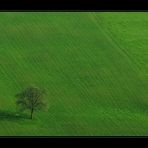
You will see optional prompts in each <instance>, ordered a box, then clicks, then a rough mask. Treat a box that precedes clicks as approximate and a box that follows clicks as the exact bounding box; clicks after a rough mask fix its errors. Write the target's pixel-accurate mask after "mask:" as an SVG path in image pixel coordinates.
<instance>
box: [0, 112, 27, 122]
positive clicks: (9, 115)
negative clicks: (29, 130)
mask: <svg viewBox="0 0 148 148" xmlns="http://www.w3.org/2000/svg"><path fill="white" fill-rule="evenodd" d="M23 119H28V116H27V115H25V114H18V113H17V112H9V111H1V110H0V121H1V120H8V121H18V120H23Z"/></svg>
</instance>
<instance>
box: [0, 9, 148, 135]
mask: <svg viewBox="0 0 148 148" xmlns="http://www.w3.org/2000/svg"><path fill="white" fill-rule="evenodd" d="M30 85H34V86H37V87H40V88H44V89H46V90H47V95H46V99H47V100H48V104H49V108H48V110H47V111H40V112H39V111H38V112H35V114H34V119H33V120H30V119H27V118H25V117H23V116H22V115H19V113H18V111H17V107H16V104H15V102H16V98H15V94H16V93H18V92H20V91H22V90H23V89H25V88H26V87H28V86H30ZM24 116H26V114H25V115H24ZM0 135H1V136H132V135H134V136H144V135H148V13H144V12H143V13H142V12H116V13H115V12H1V13H0Z"/></svg>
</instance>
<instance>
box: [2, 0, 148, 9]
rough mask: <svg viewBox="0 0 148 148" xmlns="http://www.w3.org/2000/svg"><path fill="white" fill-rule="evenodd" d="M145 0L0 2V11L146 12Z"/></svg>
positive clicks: (16, 0) (13, 0)
mask: <svg viewBox="0 0 148 148" xmlns="http://www.w3.org/2000/svg"><path fill="white" fill-rule="evenodd" d="M147 10H148V5H147V0H1V1H0V11H147Z"/></svg>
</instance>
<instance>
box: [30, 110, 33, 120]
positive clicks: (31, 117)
mask: <svg viewBox="0 0 148 148" xmlns="http://www.w3.org/2000/svg"><path fill="white" fill-rule="evenodd" d="M30 119H33V108H32V109H31V116H30Z"/></svg>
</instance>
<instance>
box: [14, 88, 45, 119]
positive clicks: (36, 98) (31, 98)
mask: <svg viewBox="0 0 148 148" xmlns="http://www.w3.org/2000/svg"><path fill="white" fill-rule="evenodd" d="M44 95H45V91H44V90H41V89H39V88H36V87H29V88H26V89H25V90H24V91H22V92H21V93H18V94H16V96H15V97H16V98H17V101H16V104H17V106H18V107H19V108H20V109H21V110H22V111H24V110H29V111H30V119H33V113H34V111H35V110H41V109H44V108H46V103H45V100H44Z"/></svg>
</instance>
